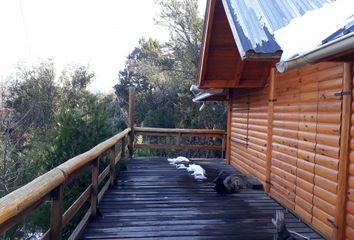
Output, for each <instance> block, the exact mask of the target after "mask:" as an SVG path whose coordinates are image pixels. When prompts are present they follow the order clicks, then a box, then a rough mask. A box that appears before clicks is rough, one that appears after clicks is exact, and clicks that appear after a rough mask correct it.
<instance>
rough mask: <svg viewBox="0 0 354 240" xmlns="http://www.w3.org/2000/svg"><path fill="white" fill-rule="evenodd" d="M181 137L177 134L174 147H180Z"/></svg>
mask: <svg viewBox="0 0 354 240" xmlns="http://www.w3.org/2000/svg"><path fill="white" fill-rule="evenodd" d="M181 135H182V134H181V133H178V135H177V140H176V145H177V146H178V148H179V147H180V145H181Z"/></svg>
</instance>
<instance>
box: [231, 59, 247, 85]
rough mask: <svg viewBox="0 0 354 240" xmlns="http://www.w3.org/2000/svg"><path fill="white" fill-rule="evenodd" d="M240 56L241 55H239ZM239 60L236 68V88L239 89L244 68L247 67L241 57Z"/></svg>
mask: <svg viewBox="0 0 354 240" xmlns="http://www.w3.org/2000/svg"><path fill="white" fill-rule="evenodd" d="M238 56H239V54H238ZM237 60H238V61H237V64H236V66H235V75H234V85H235V87H237V86H238V85H239V84H240V81H241V75H242V71H243V67H244V66H245V63H244V61H242V59H241V57H239V58H238V59H237Z"/></svg>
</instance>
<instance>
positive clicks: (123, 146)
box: [120, 137, 126, 159]
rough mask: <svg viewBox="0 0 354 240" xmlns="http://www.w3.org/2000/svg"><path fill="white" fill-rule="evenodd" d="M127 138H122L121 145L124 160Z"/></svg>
mask: <svg viewBox="0 0 354 240" xmlns="http://www.w3.org/2000/svg"><path fill="white" fill-rule="evenodd" d="M125 138H126V137H124V138H122V143H121V147H122V148H121V149H122V150H121V155H120V158H121V159H124V158H125V142H126V140H125Z"/></svg>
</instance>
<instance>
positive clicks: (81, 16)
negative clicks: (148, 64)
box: [0, 0, 206, 93]
mask: <svg viewBox="0 0 354 240" xmlns="http://www.w3.org/2000/svg"><path fill="white" fill-rule="evenodd" d="M198 1H199V5H200V12H201V14H204V11H205V5H206V0H198ZM158 11H159V7H158V6H157V5H156V4H155V0H0V33H1V35H0V36H1V37H0V80H3V81H5V79H6V77H7V76H8V75H9V74H11V73H13V72H14V69H15V66H16V64H18V63H19V62H22V63H25V64H28V65H30V66H31V65H36V64H37V63H38V62H39V61H41V60H43V59H48V58H52V59H53V60H54V62H55V66H56V69H57V73H58V74H59V73H60V72H61V71H62V69H63V68H64V67H65V66H67V65H69V64H71V65H89V66H90V69H91V70H93V71H94V72H95V75H96V77H95V80H94V82H93V83H92V84H91V85H90V87H89V88H90V89H91V90H92V91H93V92H101V93H108V92H111V91H113V90H112V87H113V85H115V84H116V83H117V81H118V71H119V70H120V69H123V67H124V63H125V58H126V57H127V55H128V54H129V53H130V52H131V51H132V50H133V49H134V47H135V46H137V45H138V41H139V39H140V38H142V37H145V38H148V37H153V38H157V39H159V40H160V41H162V42H163V41H166V40H167V39H168V36H169V33H168V30H167V29H165V28H163V27H161V26H156V25H155V24H154V17H156V16H157V13H158Z"/></svg>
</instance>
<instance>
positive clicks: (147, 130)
mask: <svg viewBox="0 0 354 240" xmlns="http://www.w3.org/2000/svg"><path fill="white" fill-rule="evenodd" d="M135 132H136V133H139V134H143V133H146V135H148V133H162V134H172V135H178V134H179V133H182V134H183V135H186V136H187V135H191V136H196V135H213V136H214V137H215V135H224V134H225V131H224V130H219V129H182V128H147V127H144V128H143V127H136V128H135Z"/></svg>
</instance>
